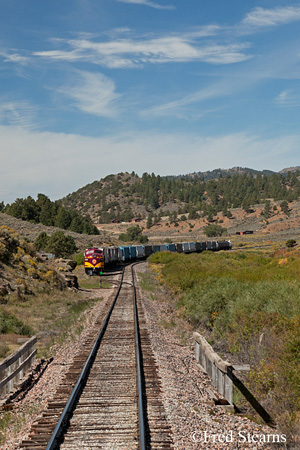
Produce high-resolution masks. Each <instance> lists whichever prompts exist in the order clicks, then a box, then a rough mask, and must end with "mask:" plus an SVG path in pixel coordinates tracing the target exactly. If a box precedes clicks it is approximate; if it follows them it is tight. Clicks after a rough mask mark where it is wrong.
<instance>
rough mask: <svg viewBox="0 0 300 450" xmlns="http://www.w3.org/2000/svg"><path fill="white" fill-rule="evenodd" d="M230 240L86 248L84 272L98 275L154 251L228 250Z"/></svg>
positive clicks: (146, 256)
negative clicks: (112, 266) (107, 267)
mask: <svg viewBox="0 0 300 450" xmlns="http://www.w3.org/2000/svg"><path fill="white" fill-rule="evenodd" d="M230 249H231V242H230V241H205V242H180V243H177V244H155V245H127V246H123V247H103V248H88V249H87V250H86V251H85V252H84V256H85V261H84V267H85V272H86V273H87V274H88V275H100V274H101V273H102V272H103V269H104V266H111V265H116V264H123V263H126V262H131V261H139V260H141V259H146V258H148V256H150V255H151V254H152V253H156V252H165V251H169V252H177V253H186V254H188V253H195V252H196V253H200V252H203V251H205V250H210V251H219V250H230Z"/></svg>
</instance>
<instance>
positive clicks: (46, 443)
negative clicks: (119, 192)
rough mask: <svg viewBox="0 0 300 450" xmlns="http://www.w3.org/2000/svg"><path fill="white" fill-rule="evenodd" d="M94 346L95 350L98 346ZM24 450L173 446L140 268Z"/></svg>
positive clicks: (125, 277) (127, 278)
mask: <svg viewBox="0 0 300 450" xmlns="http://www.w3.org/2000/svg"><path fill="white" fill-rule="evenodd" d="M91 347H92V349H91V350H90V348H91ZM20 448H21V449H26V450H28V449H30V450H45V449H46V450H54V449H55V450H57V449H60V450H71V449H72V450H76V449H82V450H94V449H107V450H108V449H109V450H117V449H122V450H131V449H132V450H133V449H134V450H135V449H141V450H146V449H147V450H148V449H157V450H163V449H172V448H173V446H172V438H171V431H170V427H169V425H168V423H167V420H166V417H165V413H164V408H163V405H162V402H161V398H160V381H159V378H158V375H157V367H156V364H155V360H154V356H153V354H152V350H151V346H150V340H149V336H148V332H147V329H146V324H145V320H144V315H143V311H142V305H141V303H140V302H139V301H138V300H137V298H136V289H135V275H134V269H133V266H127V267H125V269H124V271H123V274H122V279H121V282H120V287H119V289H118V292H117V294H116V296H115V298H114V300H113V303H112V305H111V307H110V310H109V312H108V314H107V316H106V318H105V320H104V322H103V324H102V327H101V330H100V332H99V334H98V336H97V338H96V340H95V341H94V342H93V339H92V338H89V339H88V341H87V342H86V343H85V346H84V349H83V350H82V352H81V353H80V354H79V355H78V356H77V357H76V359H75V360H74V363H73V365H72V366H71V367H70V369H69V371H68V373H67V376H66V378H65V380H64V383H63V385H61V386H60V387H59V389H58V390H57V392H56V396H55V399H53V400H51V401H50V402H49V405H48V409H47V411H45V412H44V413H43V416H42V417H41V418H40V419H39V420H38V422H37V423H36V424H34V425H33V426H32V429H31V432H30V435H29V438H28V439H26V440H24V441H23V442H22V444H21V446H20Z"/></svg>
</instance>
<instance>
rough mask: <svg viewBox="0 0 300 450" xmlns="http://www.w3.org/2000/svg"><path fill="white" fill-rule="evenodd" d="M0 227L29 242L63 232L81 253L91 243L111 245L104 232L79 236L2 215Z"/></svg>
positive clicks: (71, 232) (0, 215) (78, 234)
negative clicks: (10, 230) (42, 234)
mask: <svg viewBox="0 0 300 450" xmlns="http://www.w3.org/2000/svg"><path fill="white" fill-rule="evenodd" d="M1 225H2V226H6V227H9V228H11V229H13V230H15V231H16V233H18V234H19V235H20V236H22V237H23V238H25V239H27V240H28V241H30V242H34V241H35V240H36V238H37V237H38V235H39V234H40V233H41V232H45V233H47V235H49V236H51V235H52V234H53V233H54V232H55V231H63V232H64V234H65V235H69V236H72V238H73V239H74V241H75V243H76V246H77V247H78V249H79V250H81V251H83V250H84V249H86V248H87V247H89V246H90V244H91V243H92V244H93V245H96V246H101V245H110V244H111V241H110V237H109V235H108V234H107V233H106V232H105V231H103V232H100V234H99V235H88V234H80V233H75V232H73V231H70V230H61V229H60V228H57V227H51V226H46V225H42V224H34V223H30V222H28V221H26V220H22V219H17V218H15V217H13V216H10V215H8V214H4V213H0V226H1Z"/></svg>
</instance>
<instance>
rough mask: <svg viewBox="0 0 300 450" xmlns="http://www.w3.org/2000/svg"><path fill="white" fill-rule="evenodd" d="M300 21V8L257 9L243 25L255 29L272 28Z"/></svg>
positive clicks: (244, 20)
mask: <svg viewBox="0 0 300 450" xmlns="http://www.w3.org/2000/svg"><path fill="white" fill-rule="evenodd" d="M297 20H300V7H299V6H286V7H282V8H274V9H264V8H261V7H257V8H255V9H254V10H253V11H251V12H250V13H249V14H247V15H246V17H245V18H244V19H243V21H242V25H247V26H254V27H272V26H276V25H281V24H287V23H290V22H295V21H297Z"/></svg>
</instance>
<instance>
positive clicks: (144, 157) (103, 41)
mask: <svg viewBox="0 0 300 450" xmlns="http://www.w3.org/2000/svg"><path fill="white" fill-rule="evenodd" d="M299 25H300V3H299V2H289V1H284V0H281V1H276V0H261V1H256V0H251V1H250V0H243V1H241V0H227V1H225V0H153V1H152V0H97V1H96V0H59V1H58V0H51V2H41V1H40V0H26V2H24V1H23V0H10V1H9V2H4V1H2V2H1V16H0V139H1V141H0V152H1V161H2V164H1V166H0V201H2V200H3V201H4V202H12V201H14V200H15V199H16V198H17V197H26V196H27V195H32V196H33V197H36V195H37V193H39V192H42V193H45V194H46V195H48V196H49V197H50V198H51V199H53V200H54V199H58V198H61V197H63V196H65V195H67V194H68V193H69V192H72V191H75V190H77V189H78V188H80V187H82V186H83V185H85V184H87V183H90V182H92V181H94V180H98V179H100V178H102V177H104V176H106V175H108V174H110V173H118V172H124V171H129V172H131V171H133V170H134V171H135V172H137V173H138V174H140V175H141V174H142V173H143V172H154V173H156V174H160V175H171V174H185V173H189V172H194V171H205V170H212V169H215V168H219V167H221V168H230V167H233V166H246V167H252V168H255V169H271V170H280V169H282V168H284V167H290V166H295V165H300V159H299V156H300V130H299V122H300V121H299V119H300V114H299V113H300V82H299V80H300V39H299V38H300V26H299Z"/></svg>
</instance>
